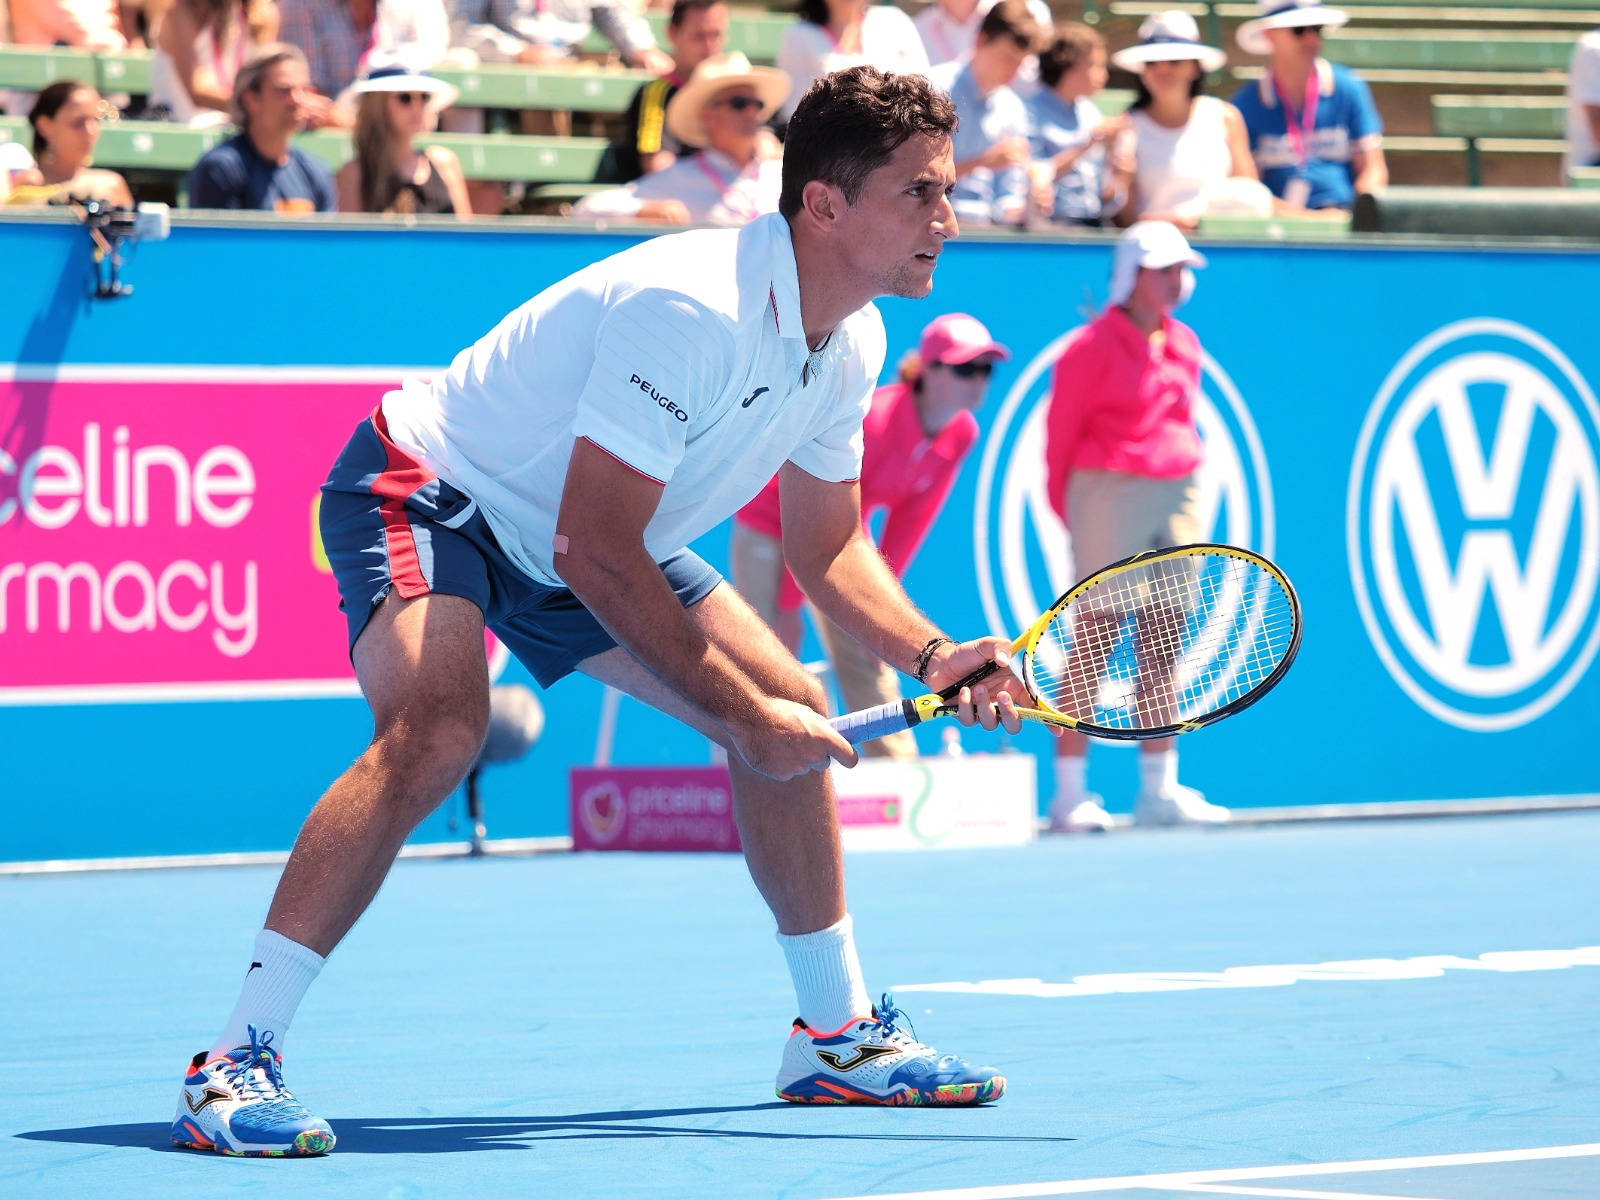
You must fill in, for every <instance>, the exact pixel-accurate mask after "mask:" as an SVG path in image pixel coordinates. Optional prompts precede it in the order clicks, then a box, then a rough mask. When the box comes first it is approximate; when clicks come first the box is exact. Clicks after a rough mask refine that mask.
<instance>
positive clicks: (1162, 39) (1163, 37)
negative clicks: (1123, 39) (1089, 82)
mask: <svg viewBox="0 0 1600 1200" xmlns="http://www.w3.org/2000/svg"><path fill="white" fill-rule="evenodd" d="M1189 59H1193V60H1194V61H1195V62H1198V63H1199V64H1200V69H1201V70H1202V71H1204V72H1206V73H1207V74H1210V73H1211V72H1212V71H1220V70H1221V69H1222V67H1223V65H1224V64H1225V63H1226V62H1227V61H1228V55H1227V53H1226V52H1225V51H1222V50H1219V49H1218V48H1217V47H1215V46H1207V45H1205V44H1204V43H1203V42H1201V40H1200V26H1198V25H1196V24H1195V22H1194V18H1193V17H1191V16H1190V15H1189V14H1188V13H1186V12H1180V11H1179V10H1177V9H1172V10H1169V11H1167V12H1160V13H1156V14H1154V15H1153V16H1149V17H1146V18H1145V19H1144V23H1143V24H1142V25H1140V26H1139V40H1138V41H1137V42H1136V43H1135V44H1133V45H1132V46H1129V47H1128V48H1127V49H1126V50H1118V51H1117V52H1116V53H1115V54H1113V55H1112V56H1111V64H1112V66H1115V67H1119V68H1121V69H1122V70H1124V71H1132V72H1134V73H1135V74H1138V73H1139V72H1140V71H1142V70H1144V67H1145V64H1146V63H1153V62H1184V61H1187V60H1189Z"/></svg>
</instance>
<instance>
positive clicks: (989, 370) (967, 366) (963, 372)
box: [939, 362, 994, 379]
mask: <svg viewBox="0 0 1600 1200" xmlns="http://www.w3.org/2000/svg"><path fill="white" fill-rule="evenodd" d="M939 365H940V366H941V367H946V368H948V369H949V371H950V374H952V375H954V376H955V377H956V378H957V379H972V378H978V379H987V378H989V376H990V375H993V374H994V364H993V363H992V362H964V363H940V364H939Z"/></svg>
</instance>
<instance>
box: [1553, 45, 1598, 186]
mask: <svg viewBox="0 0 1600 1200" xmlns="http://www.w3.org/2000/svg"><path fill="white" fill-rule="evenodd" d="M1586 105H1587V106H1588V107H1591V108H1594V107H1600V29H1596V30H1594V31H1593V32H1591V33H1586V34H1584V35H1583V37H1581V38H1579V39H1578V44H1577V46H1576V47H1574V49H1573V51H1572V63H1571V65H1569V66H1568V67H1567V154H1566V158H1565V159H1563V160H1562V163H1561V170H1562V172H1563V173H1565V172H1566V171H1567V170H1568V169H1569V168H1571V167H1587V166H1590V165H1592V164H1593V163H1594V161H1595V160H1596V159H1600V143H1596V141H1595V136H1594V126H1593V125H1592V124H1591V123H1590V121H1589V114H1588V113H1586V112H1585V111H1584V107H1585V106H1586Z"/></svg>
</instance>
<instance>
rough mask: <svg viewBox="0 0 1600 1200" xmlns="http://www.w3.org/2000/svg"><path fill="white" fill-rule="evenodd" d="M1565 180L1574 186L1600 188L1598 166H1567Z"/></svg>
mask: <svg viewBox="0 0 1600 1200" xmlns="http://www.w3.org/2000/svg"><path fill="white" fill-rule="evenodd" d="M1567 182H1568V183H1570V184H1571V185H1572V186H1573V187H1575V188H1595V189H1600V167H1568V168H1567Z"/></svg>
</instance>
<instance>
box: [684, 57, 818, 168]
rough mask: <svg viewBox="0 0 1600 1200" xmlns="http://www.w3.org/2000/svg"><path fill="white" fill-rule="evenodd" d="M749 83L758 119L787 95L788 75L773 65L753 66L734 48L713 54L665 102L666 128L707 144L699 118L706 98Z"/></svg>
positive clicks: (691, 141) (693, 142) (690, 140)
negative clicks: (757, 103)
mask: <svg viewBox="0 0 1600 1200" xmlns="http://www.w3.org/2000/svg"><path fill="white" fill-rule="evenodd" d="M731 87H748V88H752V89H754V90H755V94H756V96H757V98H758V99H760V101H761V119H762V120H763V121H765V120H766V119H767V118H769V117H770V116H772V114H773V113H775V112H777V111H778V105H780V104H782V103H783V102H784V99H785V98H786V97H787V96H788V95H789V76H788V75H786V74H785V73H784V72H782V71H779V70H777V69H776V68H775V67H754V66H751V65H750V60H749V59H748V58H746V57H745V56H744V55H743V54H740V53H739V52H738V51H737V50H733V51H730V52H728V53H727V54H713V55H712V56H711V57H710V58H708V59H705V60H704V61H703V62H701V64H700V65H699V66H698V67H696V68H695V69H694V74H692V75H690V76H689V82H688V83H686V84H684V85H683V86H682V87H681V88H679V89H678V90H677V92H676V93H675V94H674V95H673V97H672V99H671V100H669V101H668V102H667V132H668V133H670V134H672V136H673V137H675V138H677V139H678V140H679V141H680V142H682V143H683V144H684V145H686V146H704V145H705V144H706V140H707V138H706V125H705V121H704V120H702V119H701V118H702V115H703V113H704V110H705V106H706V101H708V100H710V99H711V98H712V97H713V96H715V95H716V94H717V93H718V92H720V91H722V90H723V89H724V88H731Z"/></svg>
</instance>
